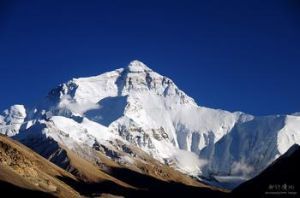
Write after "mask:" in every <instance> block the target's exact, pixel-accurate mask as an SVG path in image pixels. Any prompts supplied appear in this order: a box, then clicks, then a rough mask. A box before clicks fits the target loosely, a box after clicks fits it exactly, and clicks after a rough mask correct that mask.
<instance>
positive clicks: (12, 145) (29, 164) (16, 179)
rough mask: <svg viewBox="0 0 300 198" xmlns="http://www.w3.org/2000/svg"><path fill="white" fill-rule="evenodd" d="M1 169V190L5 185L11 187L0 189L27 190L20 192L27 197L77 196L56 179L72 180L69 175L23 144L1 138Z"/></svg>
mask: <svg viewBox="0 0 300 198" xmlns="http://www.w3.org/2000/svg"><path fill="white" fill-rule="evenodd" d="M0 169H1V171H0V180H1V182H2V183H1V188H3V185H4V184H5V183H6V184H5V186H10V187H9V188H8V189H6V188H3V190H7V191H9V190H10V189H11V190H13V189H16V188H14V187H12V185H15V186H18V187H20V188H24V189H28V191H26V190H21V192H23V191H24V192H27V193H29V194H31V193H33V194H34V193H36V194H41V195H42V194H43V192H45V193H49V194H52V195H54V196H59V197H78V196H79V194H78V193H77V192H76V191H75V190H73V189H72V188H70V187H69V186H68V185H66V184H65V183H63V182H62V181H60V180H59V179H57V177H66V178H69V179H70V180H75V178H74V177H73V176H72V175H71V174H69V173H67V172H66V171H64V170H62V169H60V168H58V167H56V166H55V165H53V164H51V163H49V162H48V161H47V160H45V159H44V158H42V157H40V156H38V155H37V154H35V153H34V152H32V151H31V150H30V149H28V148H26V147H24V146H23V145H21V144H19V143H17V142H15V141H13V140H10V139H8V138H6V137H3V136H1V135H0ZM29 190H31V191H29ZM34 191H36V192H34ZM1 192H2V191H1ZM11 192H15V191H11ZM38 192H40V193H38Z"/></svg>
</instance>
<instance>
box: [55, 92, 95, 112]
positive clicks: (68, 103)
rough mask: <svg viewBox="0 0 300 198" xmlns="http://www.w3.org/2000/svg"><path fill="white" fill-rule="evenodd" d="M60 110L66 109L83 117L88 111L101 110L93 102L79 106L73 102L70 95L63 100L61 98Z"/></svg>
mask: <svg viewBox="0 0 300 198" xmlns="http://www.w3.org/2000/svg"><path fill="white" fill-rule="evenodd" d="M59 108H65V109H68V110H70V111H71V112H73V113H77V114H80V115H82V114H84V113H85V112H86V111H89V110H93V109H99V108H100V105H99V104H95V103H92V102H85V103H80V104H78V103H76V102H75V101H73V99H72V98H71V97H70V96H69V95H66V96H64V97H63V98H61V101H60V103H59Z"/></svg>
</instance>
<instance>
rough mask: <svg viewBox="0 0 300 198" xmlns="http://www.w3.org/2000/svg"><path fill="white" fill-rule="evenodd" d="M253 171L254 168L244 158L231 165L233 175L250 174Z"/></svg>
mask: <svg viewBox="0 0 300 198" xmlns="http://www.w3.org/2000/svg"><path fill="white" fill-rule="evenodd" d="M253 171H254V168H253V167H252V166H249V165H248V164H246V163H245V162H244V160H241V161H239V162H233V164H232V166H231V173H232V174H233V175H242V176H249V175H251V173H252V172H253Z"/></svg>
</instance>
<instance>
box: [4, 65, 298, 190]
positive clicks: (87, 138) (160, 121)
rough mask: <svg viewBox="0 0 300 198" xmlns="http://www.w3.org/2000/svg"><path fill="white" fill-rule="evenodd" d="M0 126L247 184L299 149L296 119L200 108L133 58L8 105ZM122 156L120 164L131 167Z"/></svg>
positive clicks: (70, 145)
mask: <svg viewBox="0 0 300 198" xmlns="http://www.w3.org/2000/svg"><path fill="white" fill-rule="evenodd" d="M26 111H27V112H30V113H28V115H27V114H26ZM0 127H2V128H0V133H4V134H7V135H9V136H15V135H17V134H18V133H22V138H25V139H26V136H28V139H29V137H30V136H32V135H36V136H39V135H44V136H46V137H47V138H52V139H54V140H55V141H57V142H59V143H60V144H62V145H64V146H66V147H68V148H77V147H78V145H85V146H86V148H93V146H94V145H95V144H96V143H97V144H102V145H106V146H111V147H115V148H117V149H120V148H119V147H118V146H116V145H118V144H119V143H118V142H122V143H123V144H131V145H134V146H137V147H138V148H140V149H141V150H143V151H145V152H147V153H148V154H149V155H151V156H153V157H154V158H155V159H157V160H159V161H161V162H163V163H164V162H168V163H169V162H170V165H171V166H174V168H176V169H178V170H180V171H182V172H184V173H186V174H190V175H193V176H197V175H201V176H202V177H207V178H208V179H210V177H219V178H220V177H225V176H232V177H243V178H251V177H253V176H255V175H256V174H258V173H259V172H260V171H261V170H263V169H264V168H266V166H267V165H268V164H270V163H271V162H273V161H274V160H275V159H276V158H277V157H279V156H280V155H282V154H283V153H284V152H285V151H287V150H288V148H289V147H290V146H291V145H293V144H295V143H296V144H297V143H298V144H299V143H300V134H299V133H300V132H299V130H300V117H299V115H298V114H293V115H288V116H284V115H283V116H278V115H274V116H263V117H255V116H252V115H249V114H245V113H243V112H234V113H232V112H228V111H224V110H220V109H211V108H207V107H203V106H198V105H197V104H196V102H195V101H194V100H193V99H192V98H191V97H189V96H188V95H187V94H185V93H184V92H183V91H181V90H180V89H179V88H178V87H177V86H176V84H175V83H174V82H173V81H172V80H171V79H169V78H167V77H165V76H162V75H160V74H158V73H156V72H155V71H153V70H151V69H150V68H149V67H147V66H146V65H145V64H144V63H142V62H140V61H137V60H135V61H132V62H130V63H129V65H128V66H127V67H124V68H120V69H116V70H114V71H111V72H106V73H104V74H100V75H97V76H92V77H84V78H76V79H72V80H70V81H69V82H66V83H63V84H61V85H59V86H58V87H57V88H55V89H53V90H51V91H50V92H49V95H48V96H47V98H46V99H45V101H43V102H42V105H37V106H36V107H34V108H33V109H26V110H25V108H24V106H22V105H15V106H12V107H11V108H10V109H9V110H6V111H5V112H4V114H3V115H2V116H0ZM122 152H123V151H122ZM127 154H128V155H125V156H123V158H124V159H123V158H122V159H121V160H123V161H124V162H127V163H133V161H134V158H133V157H132V156H131V154H130V153H127ZM220 181H221V180H220ZM235 183H236V184H237V183H238V182H235Z"/></svg>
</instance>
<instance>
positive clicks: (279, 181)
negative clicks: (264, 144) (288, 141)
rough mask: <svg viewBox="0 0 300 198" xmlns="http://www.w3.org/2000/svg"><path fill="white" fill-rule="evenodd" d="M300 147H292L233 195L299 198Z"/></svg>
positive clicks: (239, 187)
mask: <svg viewBox="0 0 300 198" xmlns="http://www.w3.org/2000/svg"><path fill="white" fill-rule="evenodd" d="M299 167H300V146H299V145H294V146H292V147H291V148H290V149H289V150H288V151H287V152H286V153H285V154H284V155H282V156H281V157H279V158H278V159H277V160H275V161H274V162H273V163H272V164H271V165H270V166H269V167H268V168H266V169H265V170H264V171H263V172H261V173H260V174H259V175H257V176H256V177H254V178H253V179H251V180H249V181H247V182H245V183H243V184H241V185H240V186H238V187H237V188H236V189H234V190H233V195H235V196H241V195H245V194H251V195H252V196H253V197H266V196H269V197H271V196H280V197H299V194H298V193H299V177H300V173H299Z"/></svg>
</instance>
